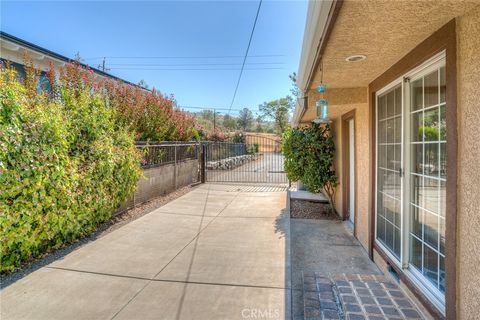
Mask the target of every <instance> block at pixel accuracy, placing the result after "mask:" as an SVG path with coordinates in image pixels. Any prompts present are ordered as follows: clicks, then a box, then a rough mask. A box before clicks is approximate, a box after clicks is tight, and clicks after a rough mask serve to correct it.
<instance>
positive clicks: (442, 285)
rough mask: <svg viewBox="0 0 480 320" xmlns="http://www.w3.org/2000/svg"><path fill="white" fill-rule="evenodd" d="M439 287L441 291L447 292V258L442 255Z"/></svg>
mask: <svg viewBox="0 0 480 320" xmlns="http://www.w3.org/2000/svg"><path fill="white" fill-rule="evenodd" d="M438 289H440V291H441V292H445V258H444V257H442V256H440V283H439V284H438Z"/></svg>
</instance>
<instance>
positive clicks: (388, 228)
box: [385, 221, 394, 251]
mask: <svg viewBox="0 0 480 320" xmlns="http://www.w3.org/2000/svg"><path fill="white" fill-rule="evenodd" d="M393 229H394V228H393V224H392V223H390V222H389V221H386V224H385V238H386V239H385V244H386V245H387V247H388V248H389V249H390V251H393Z"/></svg>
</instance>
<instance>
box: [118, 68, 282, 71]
mask: <svg viewBox="0 0 480 320" xmlns="http://www.w3.org/2000/svg"><path fill="white" fill-rule="evenodd" d="M244 69H245V70H283V69H285V68H279V67H271V68H266V67H263V68H262V67H259V68H135V67H133V68H129V67H125V68H123V67H118V68H109V70H146V71H150V70H163V71H168V70H171V71H182V70H184V71H195V70H197V71H215V70H241V71H243V70H244Z"/></svg>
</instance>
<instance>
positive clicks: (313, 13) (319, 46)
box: [292, 0, 343, 126]
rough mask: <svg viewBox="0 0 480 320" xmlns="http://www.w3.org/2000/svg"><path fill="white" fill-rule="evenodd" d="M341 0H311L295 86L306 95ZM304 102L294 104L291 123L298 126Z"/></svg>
mask: <svg viewBox="0 0 480 320" xmlns="http://www.w3.org/2000/svg"><path fill="white" fill-rule="evenodd" d="M342 4H343V0H324V1H311V2H310V3H309V5H308V13H307V21H306V24H305V33H304V37H303V39H304V40H303V46H302V54H301V58H300V64H299V69H298V74H297V86H298V88H299V89H300V92H302V94H303V95H304V96H306V95H307V92H308V88H309V87H310V85H311V83H312V81H313V76H314V72H315V70H316V69H317V67H318V65H319V63H320V60H321V57H322V55H323V52H324V51H325V47H326V44H327V42H328V38H329V36H330V33H331V32H332V28H333V25H334V23H335V20H336V18H337V16H338V13H339V11H340V8H341V6H342ZM305 109H306V103H297V105H296V106H295V111H294V117H292V125H293V126H298V124H299V123H300V121H301V118H302V116H303V114H304V112H305Z"/></svg>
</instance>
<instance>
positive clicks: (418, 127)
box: [410, 112, 423, 141]
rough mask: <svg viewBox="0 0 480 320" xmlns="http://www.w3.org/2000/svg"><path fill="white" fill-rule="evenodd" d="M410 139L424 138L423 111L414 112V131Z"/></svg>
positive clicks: (419, 139) (420, 139)
mask: <svg viewBox="0 0 480 320" xmlns="http://www.w3.org/2000/svg"><path fill="white" fill-rule="evenodd" d="M410 139H412V141H422V140H423V113H422V112H415V113H412V132H411V137H410Z"/></svg>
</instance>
